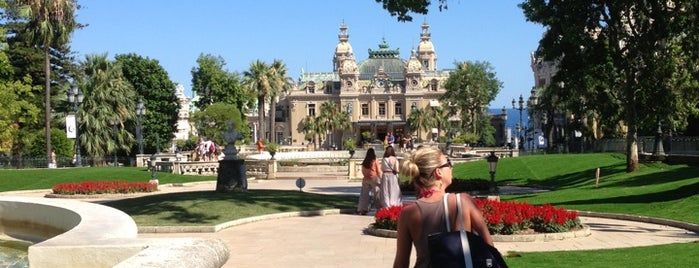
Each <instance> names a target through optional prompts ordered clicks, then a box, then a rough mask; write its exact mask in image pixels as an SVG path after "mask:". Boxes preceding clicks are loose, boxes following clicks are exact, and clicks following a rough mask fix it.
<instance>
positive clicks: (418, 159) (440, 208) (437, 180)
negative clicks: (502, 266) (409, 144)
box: [393, 147, 493, 267]
mask: <svg viewBox="0 0 699 268" xmlns="http://www.w3.org/2000/svg"><path fill="white" fill-rule="evenodd" d="M400 173H401V174H402V175H404V176H407V177H410V181H411V182H412V183H413V185H415V189H417V190H418V192H419V194H418V199H417V201H416V202H415V203H413V204H411V205H408V206H406V207H404V208H403V210H401V213H400V216H399V218H398V231H397V240H396V243H397V247H396V256H395V259H394V261H393V267H409V265H410V254H411V250H412V247H413V246H414V247H415V253H416V254H417V258H416V262H415V265H414V267H430V252H429V248H428V246H427V236H428V235H429V234H433V233H440V232H446V231H447V229H446V226H445V224H444V218H445V217H444V216H445V215H444V213H445V212H444V202H443V197H444V194H445V190H446V188H447V187H448V186H449V185H450V184H451V183H452V179H453V177H452V164H451V161H450V160H449V159H448V158H447V157H446V156H445V155H444V154H443V153H442V152H441V151H440V150H439V149H438V148H437V147H423V148H420V149H418V150H416V151H415V152H414V153H413V154H412V155H411V156H410V158H409V159H406V160H405V161H404V163H403V166H402V169H401V172H400ZM460 198H461V203H462V205H463V207H462V210H461V214H462V215H456V214H457V205H456V196H455V195H449V196H448V198H447V203H448V205H447V207H448V208H449V212H448V213H449V219H450V224H451V230H458V229H459V226H457V224H458V222H459V221H458V218H459V217H462V218H463V223H464V229H465V230H466V231H470V232H475V233H477V234H478V235H480V236H481V237H482V238H483V240H484V241H485V242H486V243H487V244H489V245H491V246H493V239H492V238H491V236H490V233H489V232H488V227H487V225H486V223H485V220H484V219H483V215H482V214H481V212H480V210H479V209H478V207H477V206H476V205H475V203H474V202H473V200H471V198H472V197H471V196H469V195H468V194H466V193H461V194H460Z"/></svg>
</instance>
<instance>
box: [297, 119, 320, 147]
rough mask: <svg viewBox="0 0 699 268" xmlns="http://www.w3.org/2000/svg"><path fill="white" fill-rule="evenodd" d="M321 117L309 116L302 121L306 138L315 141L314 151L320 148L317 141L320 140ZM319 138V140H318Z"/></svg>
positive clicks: (302, 129)
mask: <svg viewBox="0 0 699 268" xmlns="http://www.w3.org/2000/svg"><path fill="white" fill-rule="evenodd" d="M320 121H321V120H320V117H318V116H313V115H307V116H306V117H304V118H303V119H301V122H300V123H301V131H302V132H303V133H304V134H305V136H306V138H312V139H313V150H315V149H316V148H318V147H317V146H316V141H318V140H319V139H320V133H321V131H320ZM316 136H318V138H316Z"/></svg>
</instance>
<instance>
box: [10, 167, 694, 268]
mask: <svg viewBox="0 0 699 268" xmlns="http://www.w3.org/2000/svg"><path fill="white" fill-rule="evenodd" d="M215 184H216V182H202V183H190V184H185V185H179V186H174V185H161V187H160V191H159V193H168V192H181V191H202V190H214V189H215ZM359 188H360V182H353V181H349V182H348V181H347V180H346V179H345V180H321V179H308V180H306V187H305V188H304V191H307V192H314V193H322V194H358V192H359ZM249 189H298V188H296V186H295V180H258V181H251V182H250V183H249ZM48 192H49V190H42V191H27V192H14V193H0V195H8V194H11V195H23V196H43V195H44V194H46V193H48ZM88 201H98V202H99V201H103V200H101V199H90V200H88ZM581 221H582V222H583V223H584V224H586V225H588V226H590V229H591V235H590V236H587V237H579V238H568V239H565V240H557V241H548V242H496V243H495V246H496V247H497V248H498V249H499V250H500V252H502V253H503V254H505V253H506V252H509V251H520V252H533V251H564V250H594V249H609V248H625V247H638V246H649V245H660V244H671V243H688V242H693V241H699V234H697V233H694V232H691V231H687V230H684V229H679V228H674V227H668V226H664V225H659V224H650V223H642V222H636V221H624V220H612V219H605V218H592V217H581ZM372 222H373V217H371V216H358V215H348V214H334V215H325V216H306V217H289V218H281V219H279V218H278V219H270V220H264V221H259V222H254V223H248V224H243V225H238V226H233V227H229V228H226V229H223V230H221V231H219V232H216V233H144V234H139V237H160V238H163V237H201V238H220V239H223V240H224V241H225V242H226V243H227V245H228V247H229V249H230V252H231V257H230V259H229V260H228V262H227V263H226V265H225V266H224V267H390V266H391V265H392V263H393V257H394V253H395V248H396V245H395V243H396V241H395V239H393V238H383V237H376V236H372V235H368V234H366V233H365V228H366V227H367V226H369V224H370V223H372ZM412 255H413V260H414V255H415V254H414V252H413V254H412Z"/></svg>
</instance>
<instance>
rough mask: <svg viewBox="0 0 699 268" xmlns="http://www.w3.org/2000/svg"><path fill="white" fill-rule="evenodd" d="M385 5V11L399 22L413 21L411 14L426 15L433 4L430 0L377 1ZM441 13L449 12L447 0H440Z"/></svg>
mask: <svg viewBox="0 0 699 268" xmlns="http://www.w3.org/2000/svg"><path fill="white" fill-rule="evenodd" d="M375 1H376V2H377V3H381V4H382V5H383V9H385V10H386V11H388V13H390V14H391V16H395V17H397V18H398V21H413V17H412V16H410V14H409V13H417V14H422V15H426V14H427V12H428V9H427V8H429V6H430V4H431V2H430V1H428V0H420V1H415V0H375ZM438 2H439V6H438V7H439V11H442V10H447V9H448V6H447V0H438Z"/></svg>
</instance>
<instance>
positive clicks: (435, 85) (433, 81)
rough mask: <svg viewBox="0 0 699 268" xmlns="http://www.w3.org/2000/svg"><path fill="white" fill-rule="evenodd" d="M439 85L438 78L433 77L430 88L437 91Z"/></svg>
mask: <svg viewBox="0 0 699 268" xmlns="http://www.w3.org/2000/svg"><path fill="white" fill-rule="evenodd" d="M438 87H439V82H437V79H432V81H430V89H431V90H432V91H437V88H438Z"/></svg>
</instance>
